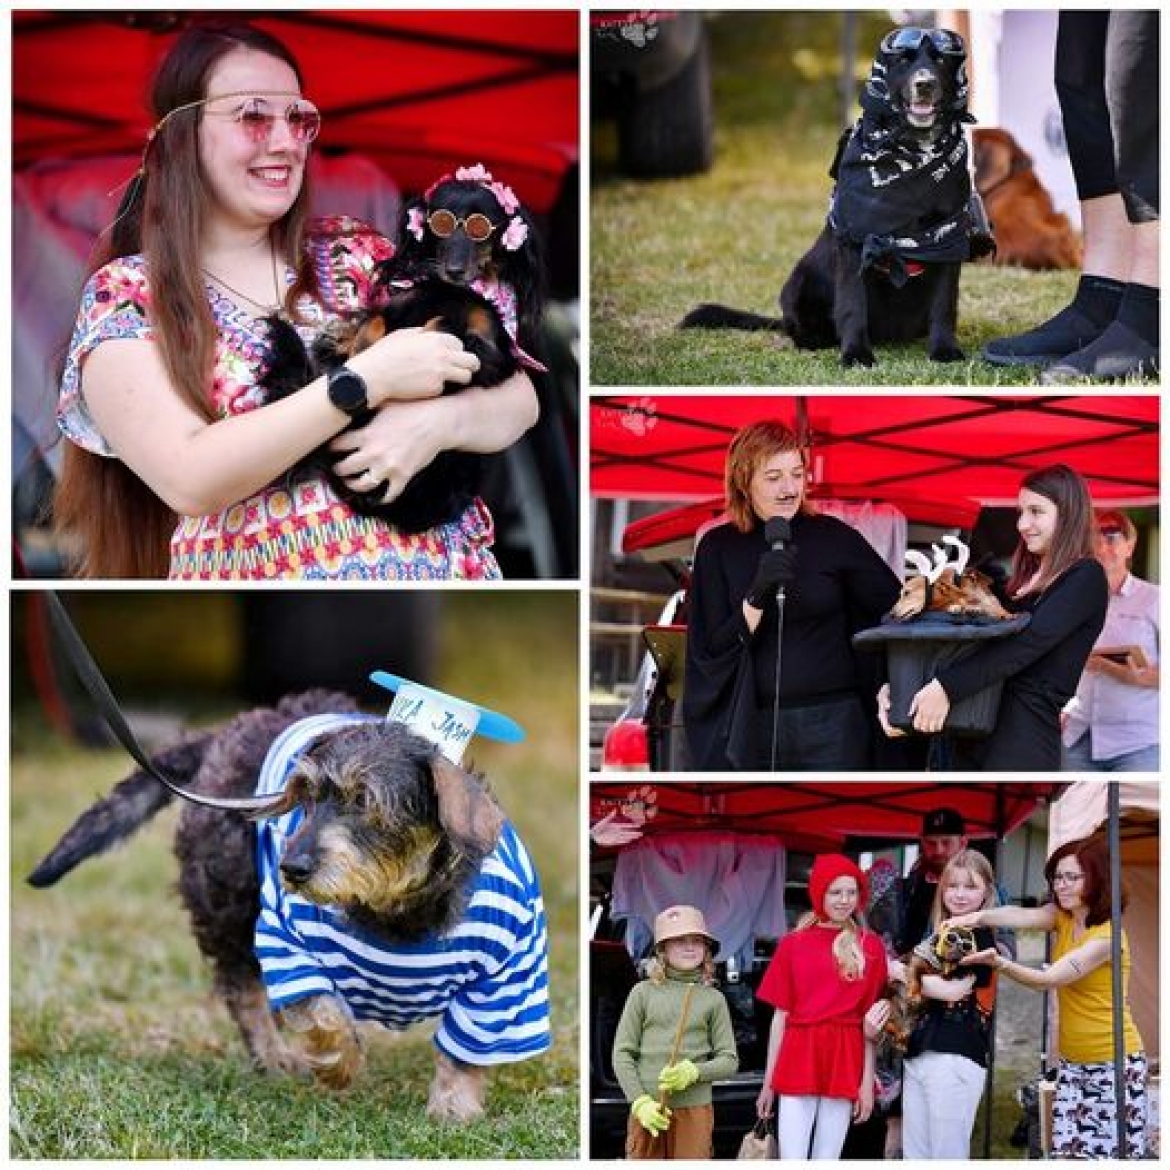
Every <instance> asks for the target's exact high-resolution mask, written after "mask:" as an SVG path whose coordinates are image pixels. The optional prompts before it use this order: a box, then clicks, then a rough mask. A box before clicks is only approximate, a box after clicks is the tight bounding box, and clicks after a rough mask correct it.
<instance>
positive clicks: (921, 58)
mask: <svg viewBox="0 0 1170 1170" xmlns="http://www.w3.org/2000/svg"><path fill="white" fill-rule="evenodd" d="M966 56H967V55H966V48H965V46H964V44H963V39H962V37H960V36H959V35H958V34H957V33H953V32H949V31H947V30H945V29H923V28H900V29H895V30H894V31H893V32H891V33H889V34H887V36H886V37H884V38H883V40H882V43H881V48H880V51H879V52H878V55H877V58H876V59H875V61H874V63H873V68H872V71H871V73H870V76H869V80H868V82H867V83H866V86H865V89H864V91H863V93H862V96H861V107H862V115H861V118H860V119H859V120H858V122H857V124H856V125H855V126H854V127H853V128H852V130H849V131H846V133H845V134H844V135H842V137H841V140H840V142H839V143H838V146H837V155H836V158H835V159H834V161H833V165H832V167H831V168H830V172H829V173H830V174H831V175H832V177H833V178H834V179H835V180H836V186H835V188H834V191H833V197H832V202H831V205H830V210H829V216H828V221H827V223H826V224H825V227H824V229H823V231H822V232H821V235H820V236H819V237H818V239H817V240H816V242H815V243H814V244H813V246H812V247H811V248H810V249H809V251H808V252H807V253H806V254H805V255H804V256H803V257H802V258H801V259H800V260H799V261H798V262H797V264H796V267H795V268H794V269H793V270H792V274H791V275H790V276H789V277H788V280H787V281H786V282H785V284H784V287H783V289H782V290H781V293H780V309H781V313H782V317H781V318H779V319H777V318H771V317H763V316H759V315H757V314H754V313H745V312H742V311H740V310H738V309H729V308H725V307H724V306H722V305H700V306H699V307H698V308H696V309H694V310H693V311H692V312H691V313H689V314H688V315H687V316H686V318H684V320H683V322H682V326H683V328H706V329H721V328H737V329H772V330H777V331H779V332H781V333H784V334H786V335H787V336H788V337H790V338H791V339H792V341H793V342H794V343H795V344H796V346H797V347H798V348H800V349H828V348H831V347H832V346H835V345H839V346H840V350H841V364H842V365H844V366H857V365H861V366H872V365H873V364H874V355H873V349H872V345H873V343H874V342H903V341H911V340H914V339H916V338H919V337H926V338H928V342H927V347H928V353H929V356H930V358H931V360H932V361H937V362H953V361H961V360H962V359H963V356H964V355H963V351H962V350H961V349H960V348H959V345H958V342H957V341H956V339H955V325H956V312H957V308H958V298H959V269H960V266H961V264H962V262H963V261H964V260H968V259H971V258H973V257H974V256H976V255H983V254H986V252H988V251H990V250H991V249H992V248H993V247H994V244H993V242H992V240H991V237H990V233H989V229H988V227H987V223H986V218H985V217H984V216H983V214H982V207H981V205H980V204H979V202H978V197H977V196H974V197H973V195H972V191H971V181H970V176H969V174H968V168H967V141H966V137H965V134H964V123H966V122H969V121H971V118H970V115H969V114H968V113H967V76H966V67H965V63H966Z"/></svg>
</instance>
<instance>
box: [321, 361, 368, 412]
mask: <svg viewBox="0 0 1170 1170" xmlns="http://www.w3.org/2000/svg"><path fill="white" fill-rule="evenodd" d="M329 401H330V402H332V403H333V405H334V406H336V407H337V408H338V409H339V410H344V411H345V413H346V414H357V413H358V412H359V411H362V410H365V409H366V407H367V406H368V405H369V400H368V398H367V397H366V383H365V380H364V379H363V378H362V377H361V376H360V375H359V374H355V373H354V372H353V370H351V369H348V368H347V367H346V366H342V367H341V368H340V369H338V370H334V371H333V372H332V373H331V374H330V375H329Z"/></svg>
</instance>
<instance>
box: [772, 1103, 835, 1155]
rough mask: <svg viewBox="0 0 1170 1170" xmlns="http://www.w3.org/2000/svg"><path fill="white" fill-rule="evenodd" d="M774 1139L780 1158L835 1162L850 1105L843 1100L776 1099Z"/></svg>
mask: <svg viewBox="0 0 1170 1170" xmlns="http://www.w3.org/2000/svg"><path fill="white" fill-rule="evenodd" d="M778 1102H779V1104H778V1107H777V1114H778V1118H777V1138H778V1140H779V1144H780V1157H781V1158H783V1159H785V1161H790V1160H792V1159H798V1160H804V1159H811V1160H813V1161H820V1160H822V1159H830V1160H833V1159H837V1158H840V1157H841V1147H842V1146H844V1145H845V1135H846V1134H847V1133H848V1132H849V1122H850V1121H851V1120H852V1118H853V1102H852V1101H846V1100H845V1098H843V1097H784V1096H781V1097H779V1098H778Z"/></svg>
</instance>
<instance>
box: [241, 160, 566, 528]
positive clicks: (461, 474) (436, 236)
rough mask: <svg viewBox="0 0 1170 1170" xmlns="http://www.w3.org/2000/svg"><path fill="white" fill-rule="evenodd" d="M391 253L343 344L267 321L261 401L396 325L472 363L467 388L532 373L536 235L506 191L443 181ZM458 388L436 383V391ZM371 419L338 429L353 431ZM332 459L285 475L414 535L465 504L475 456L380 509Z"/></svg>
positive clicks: (479, 174)
mask: <svg viewBox="0 0 1170 1170" xmlns="http://www.w3.org/2000/svg"><path fill="white" fill-rule="evenodd" d="M398 240H399V243H398V245H397V250H396V252H395V254H394V256H393V257H391V258H390V259H389V260H386V261H383V262H382V264H381V265H379V268H378V271H377V274H376V279H375V281H374V282H373V289H374V297H375V304H374V305H373V306H371V309H372V311H371V312H370V313H369V315H368V316H366V317H365V318H363V319H362V320H361V321H359V322H358V324H357V326H356V328H355V329H353V330H350V331H347V333H346V335H345V336H344V337H341V338H339V337H337V336H335V335H333V334H331V333H326V334H323V335H322V336H321V337H320V338H319V339H318V341H317V342H316V343H315V344H314V345H313V347H312V351H311V352H310V351H308V350H306V348H305V346H304V344H303V342H302V341H301V338H300V336H299V335H298V334H297V332H296V330H295V329H294V328H293V327H292V326H291V325H289V324H288V323H287V322H286V321H284V320H282V319H281V318H279V317H272V318H269V319H268V325H269V337H270V342H271V347H272V349H271V358H270V360H269V365H268V369H267V372H266V373H265V375H264V377H263V378H262V379H261V384H262V385H263V386H264V388H265V390H266V392H267V397H268V400H269V401H277V400H278V399H281V398H285V397H287V396H288V395H289V394H292V393H295V392H296V391H297V390H299V389H300V388H301V387H302V386H305V385H306V384H307V383H309V382H311V381H312V380H313V379H314V378H316V377H318V376H319V375H320V374H321V373H322V372H323V371H327V370H330V369H334V368H336V367H337V366H339V365H341V364H342V363H343V362H345V360H346V359H347V358H348V357H350V356H352V355H353V354H355V353H359V352H360V351H361V350H363V349H365V348H366V347H367V346H369V345H372V344H373V343H374V342H375V341H377V340H378V339H379V338H381V337H384V336H385V335H386V334H388V333H392V332H394V331H395V330H396V329H405V328H409V327H411V326H422V327H425V328H428V329H438V330H442V331H444V332H447V333H452V334H454V335H455V336H456V337H458V338H459V340H460V342H462V344H463V346H464V348H466V349H468V350H470V351H471V352H472V353H474V354H475V355H476V357H478V358H479V361H480V368H479V370H478V371H477V372H476V374H475V375H474V376H473V377H472V379H471V382H470V385H472V386H481V387H491V386H498V385H499V384H500V383H501V382H504V381H506V380H507V379H508V378H510V377H511V376H512V375H513V374H515V373H516V372H517V371H518V370H519V369H521V368H522V367H526V368H528V369H532V370H543V368H544V367H543V366H542V365H541V364H540V363H539V362H538V361H536V360H535V359H534V358H532V357H531V356H530V355H529V353H528V352H527V350H528V349H529V348H531V347H533V346H534V338H535V335H536V332H537V328H538V326H539V322H540V316H541V312H542V310H543V303H544V262H543V256H542V251H541V247H540V242H539V239H538V237H537V233H536V227H535V225H534V224H533V222H532V217H531V216H530V214H529V213H528V211H527V210H526V209H525V208H524V207H523V206H522V205H521V204H520V201H519V200H518V199H517V197H516V195H515V192H513V190H512V188H511V187H509V186H507V185H506V184H504V183H501V182H498V181H497V180H496V179H495V178H494V177H493V176H492V175H491V173H490V172H489V171H487V170H486V169H485V168H484V167H483V166H480V165H477V166H474V167H463V168H460V169H459V170H457V171H456V172H455V173H454V174H453V175H444V176H443V178H441V179H440V180H439V181H438V182H437V183H435V184H434V185H433V186H432V187H430V188H429V189H428V190H427V192H426V193H425V194H424V195H423V196H422V197H421V198H419V199H415V200H412V201H410V202H409V203H407V205H406V206H405V207H404V209H403V214H402V218H401V223H400V226H399V232H398ZM461 389H462V386H459V385H457V384H455V383H448V384H447V385H446V386H445V387H444V390H443V393H444V394H452V393H458V391H459V390H461ZM371 417H372V413H368V414H366V415H364V416H360V417H358V418H355V419H354V421H353V422H352V423H351V424H350V427H349V428H348V429H356V428H359V427H361V426H364V425H365V423H367V422H368V421H369V419H370V418H371ZM337 458H338V456H337V455H336V453H334V452H331V451H330V450H329V447H328V444H325V445H323V446H321V447H319V448H317V450H315V451H313V452H311V453H310V454H309V455H307V456H306V457H305V459H304V460H302V461H301V462H300V463H299V464H298V465H297V467H296V468H294V471H298V472H299V471H301V470H304V469H306V468H311V469H313V470H314V471H317V472H318V473H319V474H322V475H324V476H325V477H326V478H327V479H328V481H329V483H330V485H331V486H332V488H333V490H334V491H335V492H336V493H337V495H338V496H340V497H341V499H343V500H344V501H345V502H346V503H348V504H349V506H350V507H351V508H352V509H353V510H354V511H355V512H357V513H358V514H360V515H363V516H377V517H380V518H382V519H384V520H386V521H388V522H389V523H391V524H393V525H394V526H395V527H396V528H399V529H401V530H402V531H404V532H423V531H426V530H427V529H429V528H434V527H436V526H437V525H439V524H444V523H447V522H448V521H451V520H454V519H456V518H457V517H458V516H459V514H460V512H462V511H463V509H464V508H465V507H466V506H467V505H468V504H469V503H470V502H471V500H472V499H473V498H474V496H475V495H476V492H477V491H478V488H479V483H480V480H481V477H482V474H483V463H484V456H482V455H479V454H476V453H474V452H469V451H442V452H440V453H439V454H438V455H437V456H436V457H435V459H434V460H433V461H432V462H431V463H430V464H428V465H427V466H426V467H424V468H423V469H422V470H421V471H420V472H419V473H418V474H417V475H415V477H414V478H413V479H412V480H411V481H410V482H409V483H408V484H407V485H406V487H405V488H404V489H403V490H402V491H401V492H400V493H399V495H398V496H396V497H395V498H394V499H393V500H391V501H389V502H388V503H387V502H386V501H385V500H384V499H383V496H384V495H385V491H386V485H385V484H384V483H383V484H378V485H376V486H375V487H374V488H371V489H368V490H365V491H359V490H357V489H355V488H353V487H352V486H351V485H350V484H348V483H347V482H346V481H345V480H344V479H343V478H342V477H341V476H340V475H338V474H337V473H336V471H335V470H334V468H333V464H334V463H335V462H336V460H337Z"/></svg>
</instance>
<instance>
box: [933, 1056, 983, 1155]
mask: <svg viewBox="0 0 1170 1170" xmlns="http://www.w3.org/2000/svg"><path fill="white" fill-rule="evenodd" d="M922 1059H923V1060H924V1061H925V1064H924V1066H923V1070H922V1072H923V1074H924V1075H923V1081H924V1087H925V1098H926V1101H925V1104H926V1110H927V1113H928V1114H929V1117H930V1144H929V1149H928V1151H927V1152H926V1153H925V1154H923V1155H922V1156H923V1157H925V1158H950V1159H954V1160H956V1161H960V1160H961V1161H964V1162H966V1161H967V1160H968V1159H969V1158H970V1156H971V1131H972V1130H973V1129H974V1128H975V1114H976V1112H977V1110H978V1109H979V1100H980V1098H981V1097H982V1096H983V1085H984V1082H985V1081H986V1080H987V1070H986V1069H984V1068H983V1067H982V1066H981V1065H979V1064H976V1063H975V1061H973V1060H969V1059H968V1058H967V1057H965V1056H958V1055H956V1054H955V1053H951V1052H927V1053H924V1054H923V1057H922Z"/></svg>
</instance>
